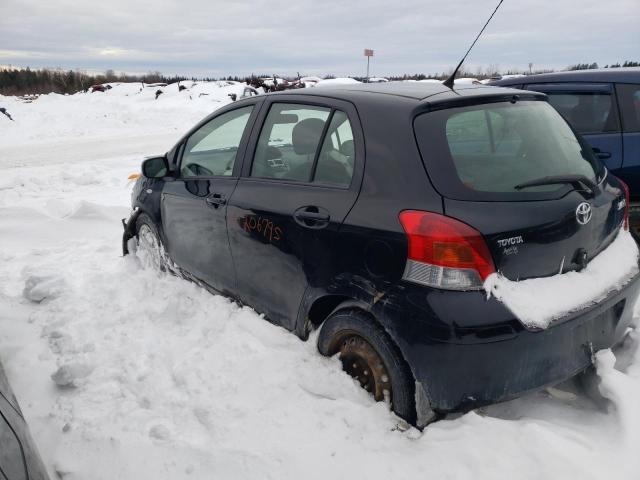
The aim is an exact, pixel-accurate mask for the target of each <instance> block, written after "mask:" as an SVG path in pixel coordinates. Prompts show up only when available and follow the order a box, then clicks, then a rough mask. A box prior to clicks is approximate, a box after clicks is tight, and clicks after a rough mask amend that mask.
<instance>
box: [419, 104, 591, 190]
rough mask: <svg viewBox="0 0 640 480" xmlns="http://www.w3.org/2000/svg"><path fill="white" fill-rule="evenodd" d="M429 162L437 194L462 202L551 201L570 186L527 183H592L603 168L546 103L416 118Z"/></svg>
mask: <svg viewBox="0 0 640 480" xmlns="http://www.w3.org/2000/svg"><path fill="white" fill-rule="evenodd" d="M415 131H416V136H417V139H418V143H419V146H420V151H421V153H422V156H423V158H424V160H425V162H426V163H427V166H428V171H429V174H430V175H431V177H432V180H433V181H434V184H435V186H436V188H437V189H438V190H439V191H440V193H442V194H443V195H444V196H447V197H450V198H460V199H482V200H492V199H494V200H508V199H510V198H513V199H518V200H524V199H528V198H529V199H534V198H538V199H546V198H554V197H557V196H559V195H563V194H564V193H566V191H567V189H568V188H574V187H572V186H571V184H570V183H566V184H563V183H553V184H549V185H537V186H531V187H528V188H527V189H526V190H523V189H521V188H516V187H519V186H520V185H522V184H525V183H527V182H531V181H534V180H539V179H541V178H543V177H562V176H566V175H570V176H576V175H578V176H581V177H585V178H586V179H587V180H588V181H591V182H593V183H598V180H599V178H598V177H599V176H600V175H601V171H602V167H601V165H600V164H599V163H598V161H597V160H596V159H595V157H594V156H593V153H592V151H591V148H590V147H588V146H587V145H586V144H585V143H584V142H582V141H581V140H579V139H578V138H577V137H576V136H575V134H574V133H573V131H572V130H571V128H570V127H569V125H568V124H567V122H566V121H565V120H564V119H563V118H562V117H561V116H560V114H559V113H558V112H556V111H555V110H554V109H553V107H551V106H550V105H549V104H548V103H547V102H543V101H521V102H516V103H510V102H501V103H490V104H482V105H474V106H469V107H461V108H450V109H446V110H439V111H435V112H430V113H425V114H422V115H420V116H418V117H417V118H416V120H415Z"/></svg>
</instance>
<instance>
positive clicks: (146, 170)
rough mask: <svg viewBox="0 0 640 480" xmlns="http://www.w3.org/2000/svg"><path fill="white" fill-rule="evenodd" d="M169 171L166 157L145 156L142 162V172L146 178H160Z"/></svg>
mask: <svg viewBox="0 0 640 480" xmlns="http://www.w3.org/2000/svg"><path fill="white" fill-rule="evenodd" d="M168 173H169V164H168V163H167V158H166V157H152V158H147V159H146V160H144V161H143V162H142V174H143V175H144V176H145V177H147V178H162V177H166V176H167V174H168Z"/></svg>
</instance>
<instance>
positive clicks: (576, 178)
mask: <svg viewBox="0 0 640 480" xmlns="http://www.w3.org/2000/svg"><path fill="white" fill-rule="evenodd" d="M561 183H565V184H568V185H573V186H574V187H575V188H576V190H586V191H587V192H588V193H593V190H594V188H596V184H595V183H593V182H592V181H591V180H589V179H588V178H587V177H585V176H584V175H552V176H549V177H541V178H537V179H535V180H530V181H528V182H524V183H521V184H519V185H516V186H515V187H513V188H515V189H516V190H523V189H525V188H529V187H539V186H541V185H554V184H561Z"/></svg>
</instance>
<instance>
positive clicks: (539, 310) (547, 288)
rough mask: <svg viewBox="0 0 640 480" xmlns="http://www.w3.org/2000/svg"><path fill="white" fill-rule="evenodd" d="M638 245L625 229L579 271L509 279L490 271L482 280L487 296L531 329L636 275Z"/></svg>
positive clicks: (552, 321)
mask: <svg viewBox="0 0 640 480" xmlns="http://www.w3.org/2000/svg"><path fill="white" fill-rule="evenodd" d="M638 257H639V252H638V245H637V244H636V242H635V240H634V239H633V237H632V236H631V234H630V233H629V232H627V231H624V230H620V232H619V233H618V236H617V237H616V238H615V240H614V241H613V242H612V243H611V245H609V246H608V247H607V248H606V249H605V250H603V251H602V252H601V253H600V254H599V255H598V256H596V257H595V258H594V259H593V260H592V261H591V262H589V264H588V265H587V267H586V268H585V269H584V270H582V271H580V272H567V273H563V274H558V275H554V276H552V277H546V278H532V279H528V280H522V281H511V280H509V279H507V278H505V277H503V276H501V275H498V274H493V275H491V276H489V278H487V280H486V281H485V285H484V286H485V290H486V291H487V296H488V297H490V296H493V297H495V298H496V299H498V300H499V301H500V302H502V303H503V304H504V305H505V306H506V307H507V308H508V309H509V310H510V311H511V312H513V314H514V315H515V316H516V317H517V318H518V319H519V320H520V321H521V322H522V324H523V325H524V326H525V327H527V328H529V329H533V330H537V329H544V328H547V327H549V325H552V324H555V323H558V322H561V321H564V319H565V318H566V317H568V316H571V315H570V314H571V313H572V312H579V311H581V310H583V309H585V308H588V307H590V306H593V305H596V304H598V302H600V301H602V300H603V299H605V298H607V297H608V296H610V295H611V294H612V293H615V292H617V291H619V290H620V289H621V288H622V287H624V286H625V285H626V284H627V283H628V282H630V281H631V280H632V279H633V278H634V277H636V276H637V275H638V271H639V268H638Z"/></svg>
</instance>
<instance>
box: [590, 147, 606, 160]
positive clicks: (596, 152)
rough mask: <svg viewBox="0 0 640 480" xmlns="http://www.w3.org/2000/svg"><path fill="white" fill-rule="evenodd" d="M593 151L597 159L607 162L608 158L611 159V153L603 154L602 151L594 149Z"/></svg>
mask: <svg viewBox="0 0 640 480" xmlns="http://www.w3.org/2000/svg"><path fill="white" fill-rule="evenodd" d="M591 150H593V153H594V154H595V155H596V157H598V158H599V159H600V160H606V159H607V158H611V152H603V151H602V150H600V149H599V148H597V147H596V148H592V149H591Z"/></svg>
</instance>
